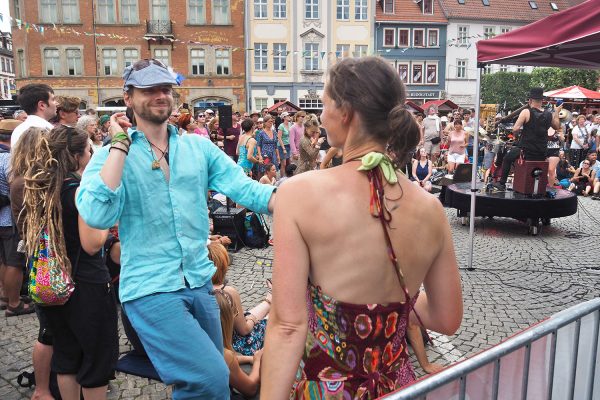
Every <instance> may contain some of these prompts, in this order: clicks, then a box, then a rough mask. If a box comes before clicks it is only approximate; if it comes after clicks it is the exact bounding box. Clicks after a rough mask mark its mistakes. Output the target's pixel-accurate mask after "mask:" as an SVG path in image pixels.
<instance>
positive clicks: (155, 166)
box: [152, 160, 160, 169]
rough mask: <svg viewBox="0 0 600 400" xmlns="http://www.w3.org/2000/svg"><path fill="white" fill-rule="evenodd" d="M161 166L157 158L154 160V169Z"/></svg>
mask: <svg viewBox="0 0 600 400" xmlns="http://www.w3.org/2000/svg"><path fill="white" fill-rule="evenodd" d="M159 168H160V162H158V161H157V160H154V161H152V169H159Z"/></svg>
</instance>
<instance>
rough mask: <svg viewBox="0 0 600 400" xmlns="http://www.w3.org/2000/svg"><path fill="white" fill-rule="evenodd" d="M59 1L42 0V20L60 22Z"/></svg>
mask: <svg viewBox="0 0 600 400" xmlns="http://www.w3.org/2000/svg"><path fill="white" fill-rule="evenodd" d="M57 3H58V0H40V18H39V20H40V22H46V23H55V22H59V20H58V4H57Z"/></svg>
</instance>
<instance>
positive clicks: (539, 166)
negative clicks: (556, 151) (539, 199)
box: [513, 160, 548, 195]
mask: <svg viewBox="0 0 600 400" xmlns="http://www.w3.org/2000/svg"><path fill="white" fill-rule="evenodd" d="M536 180H537V187H536ZM547 185H548V161H522V160H517V161H516V162H515V178H514V180H513V190H514V191H515V192H517V193H521V194H534V195H540V194H545V193H546V186H547Z"/></svg>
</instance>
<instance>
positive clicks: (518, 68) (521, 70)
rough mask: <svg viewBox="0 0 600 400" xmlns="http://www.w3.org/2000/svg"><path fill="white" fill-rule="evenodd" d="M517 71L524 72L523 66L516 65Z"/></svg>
mask: <svg viewBox="0 0 600 400" xmlns="http://www.w3.org/2000/svg"><path fill="white" fill-rule="evenodd" d="M517 72H525V67H522V66H518V67H517Z"/></svg>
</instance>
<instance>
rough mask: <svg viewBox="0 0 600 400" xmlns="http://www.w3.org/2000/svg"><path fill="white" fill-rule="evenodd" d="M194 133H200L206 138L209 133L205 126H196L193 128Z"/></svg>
mask: <svg viewBox="0 0 600 400" xmlns="http://www.w3.org/2000/svg"><path fill="white" fill-rule="evenodd" d="M194 133H195V134H196V135H200V136H203V137H205V138H207V139H210V134H209V133H208V129H207V128H196V129H194Z"/></svg>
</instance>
